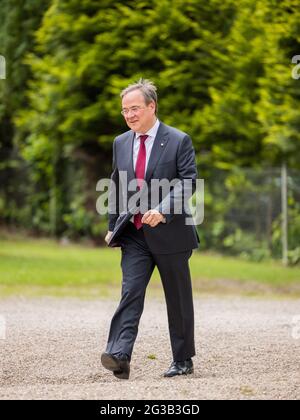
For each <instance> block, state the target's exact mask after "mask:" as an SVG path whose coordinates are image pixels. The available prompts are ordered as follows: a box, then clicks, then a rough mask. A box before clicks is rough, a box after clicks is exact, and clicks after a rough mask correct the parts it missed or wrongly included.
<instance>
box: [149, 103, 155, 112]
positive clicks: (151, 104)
mask: <svg viewBox="0 0 300 420" xmlns="http://www.w3.org/2000/svg"><path fill="white" fill-rule="evenodd" d="M149 106H150V107H151V109H153V110H154V111H155V102H153V101H152V102H150V104H149Z"/></svg>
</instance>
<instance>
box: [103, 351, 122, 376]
mask: <svg viewBox="0 0 300 420" xmlns="http://www.w3.org/2000/svg"><path fill="white" fill-rule="evenodd" d="M101 363H102V365H103V366H104V367H105V369H108V370H110V371H112V372H114V371H118V370H120V368H119V365H118V363H117V362H116V360H115V359H114V358H113V357H111V356H110V355H109V354H106V353H103V354H102V355H101Z"/></svg>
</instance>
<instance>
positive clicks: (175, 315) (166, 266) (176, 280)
mask: <svg viewBox="0 0 300 420" xmlns="http://www.w3.org/2000/svg"><path fill="white" fill-rule="evenodd" d="M120 243H121V250H122V260H121V267H122V274H123V279H122V294H121V301H120V304H119V306H118V308H117V310H116V312H115V314H114V316H113V318H112V321H111V325H110V331H109V336H108V343H107V348H106V351H107V352H108V353H110V354H114V355H120V354H127V356H128V357H129V360H130V359H131V355H132V351H133V346H134V343H135V340H136V337H137V333H138V326H139V321H140V317H141V315H142V312H143V309H144V299H145V293H146V288H147V285H148V283H149V280H150V278H151V275H152V273H153V270H154V268H155V266H157V268H158V271H159V273H160V277H161V281H162V285H163V289H164V294H165V299H166V305H167V314H168V324H169V333H170V340H171V347H172V353H173V360H174V361H183V360H186V359H189V358H191V357H193V356H194V355H195V344H194V308H193V295H192V284H191V276H190V270H189V262H188V260H189V258H190V256H191V255H192V250H188V251H185V252H180V253H177V254H155V253H153V252H150V250H149V248H148V245H147V243H146V240H145V237H144V232H143V228H141V229H139V230H137V229H136V228H135V226H134V224H133V223H131V222H129V223H128V225H127V226H126V228H125V230H124V231H123V233H122V236H121V237H120Z"/></svg>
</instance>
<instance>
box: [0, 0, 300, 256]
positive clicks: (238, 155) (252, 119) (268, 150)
mask: <svg viewBox="0 0 300 420" xmlns="http://www.w3.org/2000/svg"><path fill="white" fill-rule="evenodd" d="M299 22H300V10H299V5H298V1H297V0H283V1H279V0H258V1H256V2H253V1H252V0H241V1H240V2H238V3H237V2H236V1H234V0H225V1H224V0H211V1H209V2H206V1H199V0H172V1H171V0H153V1H152V2H144V1H139V0H131V1H129V0H125V1H120V0H116V1H112V0H103V1H101V2H100V1H98V0H48V1H46V2H39V1H37V0H27V1H24V0H23V1H22V0H3V1H2V7H1V10H0V23H1V25H0V48H1V50H0V54H3V55H5V56H6V58H7V62H8V69H7V70H8V79H7V80H6V81H5V83H2V81H0V133H1V138H0V181H1V187H2V190H3V191H1V192H0V197H1V198H0V217H1V219H2V220H3V221H5V222H6V223H8V222H12V223H13V222H15V223H19V224H21V225H22V224H23V225H26V226H27V227H28V228H33V229H35V230H38V231H42V232H45V233H49V234H52V235H57V236H60V235H68V236H71V237H74V238H76V237H79V236H82V235H84V236H92V237H98V236H103V234H104V232H105V229H106V228H105V224H106V220H105V219H104V218H99V217H98V216H97V214H96V213H95V205H94V203H95V202H96V196H95V185H96V182H97V180H98V179H99V178H100V177H103V176H108V175H109V173H110V170H111V146H112V140H113V138H114V136H115V135H117V134H119V133H120V132H122V131H125V130H126V129H127V127H126V125H125V124H124V121H123V118H122V117H121V115H120V99H119V92H120V90H121V89H122V88H124V87H125V86H126V85H127V84H128V83H130V82H133V81H134V80H136V79H138V78H140V77H148V78H151V79H152V80H153V81H154V82H156V83H157V85H158V87H159V117H160V119H161V120H163V121H165V122H166V123H168V124H171V125H174V126H176V127H178V128H179V129H182V130H184V131H187V132H188V133H189V134H190V135H191V136H192V138H193V142H194V145H195V149H196V152H197V159H198V165H199V175H200V177H202V178H205V180H208V184H209V187H208V190H207V194H206V197H205V199H206V215H209V218H206V220H205V225H204V229H203V232H202V231H201V232H200V235H201V236H202V239H203V240H202V243H203V246H204V247H208V248H210V247H213V248H218V249H221V250H223V251H225V252H232V253H234V254H236V253H241V254H243V255H245V256H247V257H249V256H250V257H251V258H255V259H260V258H262V257H263V256H268V255H269V252H270V249H272V247H273V248H274V249H275V253H276V254H277V255H279V252H278V251H277V248H278V246H279V245H277V244H278V238H277V237H276V229H278V227H276V226H277V225H276V223H275V225H274V227H273V228H272V227H270V229H271V230H272V229H274V238H275V239H273V240H272V241H269V242H270V243H268V244H265V243H263V240H262V238H257V232H256V231H255V229H256V227H255V226H253V225H252V226H248V225H247V224H245V223H244V226H240V225H238V224H237V223H234V222H232V220H231V219H230V218H228V214H229V213H230V211H231V210H230V209H234V208H236V207H237V206H241V208H242V210H243V212H245V213H247V211H248V212H250V211H251V205H252V202H251V199H250V201H249V198H246V199H245V197H244V198H242V197H243V191H245V190H246V189H247V190H248V191H249V192H250V193H251V192H252V193H253V196H252V199H253V197H254V196H255V193H256V190H255V189H256V188H257V185H256V184H255V183H254V184H252V183H251V182H249V180H248V179H247V177H245V176H244V175H243V173H242V172H236V168H238V167H242V168H243V167H252V168H264V167H269V166H272V165H280V164H281V163H282V161H285V162H286V163H287V166H288V168H294V169H297V170H299V169H300V137H299V136H300V134H299V133H300V126H299V124H300V107H299V98H300V82H299V80H294V79H293V78H292V77H291V70H292V64H291V59H292V57H293V55H296V54H297V53H298V54H299V51H300V38H299ZM215 169H219V170H221V171H224V178H223V181H222V183H218V180H216V182H213V180H212V177H213V176H214V170H215ZM18 173H21V174H22V176H20V175H19V177H18V175H17V174H18ZM20 178H21V179H20ZM7 180H9V182H8V181H7ZM20 191H21V193H20ZM224 191H226V194H227V195H226V196H224V194H223V192H224ZM259 192H260V193H263V191H262V189H259ZM78 197H80V198H78ZM1 200H2V201H1ZM3 203H5V204H3ZM20 203H22V204H21V205H20ZM91 203H93V204H91ZM247 206H248V207H247ZM292 208H293V209H294V210H293V212H294V213H293V220H294V219H295V220H298V214H299V209H298V207H295V206H294V207H292ZM276 216H277V215H276ZM254 219H255V220H257V217H256V216H255V217H254ZM254 219H253V220H254ZM297 223H298V222H297ZM295 226H296V225H295ZM251 229H252V231H251ZM290 229H291V232H290V234H291V235H292V238H295V239H292V240H291V244H292V248H291V249H294V250H296V249H297V247H298V246H299V239H297V235H298V230H297V229H298V228H294V226H293V227H290ZM294 229H295V232H294ZM298 237H299V236H298ZM259 249H260V250H259ZM272 252H273V250H272ZM295 252H296V251H295ZM296 259H297V258H296Z"/></svg>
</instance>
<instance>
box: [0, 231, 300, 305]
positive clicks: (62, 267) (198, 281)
mask: <svg viewBox="0 0 300 420" xmlns="http://www.w3.org/2000/svg"><path fill="white" fill-rule="evenodd" d="M120 255H121V254H120V250H119V249H108V248H93V247H87V246H85V247H84V246H79V245H73V244H72V245H67V246H66V245H65V246H63V245H61V244H59V243H57V242H55V241H51V240H42V239H30V238H28V239H24V238H17V237H16V238H10V237H8V238H7V237H6V238H5V237H2V238H1V239H0V293H1V295H2V296H7V295H11V294H25V295H41V294H47V295H49V294H50V295H56V296H57V295H62V296H66V295H67V296H68V295H71V296H82V297H90V296H98V297H99V296H112V295H114V296H116V295H119V293H120V284H121V268H120ZM190 262H191V273H192V279H193V284H194V290H195V292H197V291H200V292H209V293H211V292H212V293H225V292H226V293H234V294H236V293H238V294H248V295H249V294H261V293H263V294H265V293H269V294H289V295H293V296H300V268H299V267H294V268H291V267H289V268H284V267H282V266H281V265H280V263H278V262H263V263H254V262H248V261H243V260H240V259H237V258H228V257H223V256H220V255H211V254H204V253H201V252H194V254H193V257H192V258H191V260H190ZM150 289H152V290H154V291H155V290H157V291H159V293H161V287H160V280H159V275H158V272H157V270H155V272H154V275H153V278H152V280H151V285H150Z"/></svg>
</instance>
